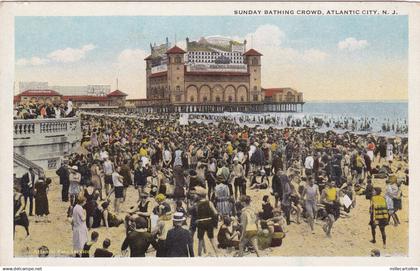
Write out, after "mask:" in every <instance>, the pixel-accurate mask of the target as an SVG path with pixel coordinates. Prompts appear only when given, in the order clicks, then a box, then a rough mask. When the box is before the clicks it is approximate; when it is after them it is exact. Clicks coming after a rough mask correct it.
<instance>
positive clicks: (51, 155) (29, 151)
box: [13, 117, 82, 169]
mask: <svg viewBox="0 0 420 271" xmlns="http://www.w3.org/2000/svg"><path fill="white" fill-rule="evenodd" d="M13 126H14V130H13V149H14V152H15V153H17V154H19V155H22V156H24V157H25V158H26V159H28V160H30V161H32V162H34V163H35V164H37V165H39V166H41V167H42V168H44V169H55V168H57V167H58V166H59V165H60V160H61V158H62V157H63V155H64V154H66V153H72V152H74V151H75V150H76V149H77V148H78V147H79V145H80V141H81V139H82V132H81V128H80V119H79V118H78V117H74V118H60V119H27V120H14V121H13Z"/></svg>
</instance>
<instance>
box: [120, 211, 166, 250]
mask: <svg viewBox="0 0 420 271" xmlns="http://www.w3.org/2000/svg"><path fill="white" fill-rule="evenodd" d="M135 222H136V229H135V230H134V231H131V232H129V233H128V235H127V237H126V238H125V240H124V242H123V244H122V246H121V251H126V250H127V248H130V257H146V252H147V249H148V248H149V246H150V245H152V246H153V247H154V248H155V249H157V248H158V245H157V242H156V240H155V239H154V238H153V236H152V234H151V233H150V232H147V226H148V225H147V221H146V219H145V218H144V217H137V218H136V221H135Z"/></svg>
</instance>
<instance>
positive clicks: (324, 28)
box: [15, 16, 408, 101]
mask: <svg viewBox="0 0 420 271" xmlns="http://www.w3.org/2000/svg"><path fill="white" fill-rule="evenodd" d="M213 35H221V36H226V37H230V38H233V39H236V40H238V41H243V40H244V39H246V40H247V49H250V48H251V47H252V48H254V49H256V50H257V51H259V52H260V53H262V54H263V57H262V60H261V64H262V87H265V88H270V87H291V88H294V89H296V90H298V91H302V92H303V95H304V100H306V101H313V100H317V101H326V100H328V101H334V100H405V99H407V97H408V83H407V80H408V78H407V77H408V18H407V16H260V17H257V16H253V17H239V16H238V17H235V16H217V17H216V16H195V17H192V16H102V17H101V16H90V17H53V16H49V17H30V16H25V17H15V60H16V61H15V76H16V78H15V81H16V82H19V81H46V82H49V85H72V86H74V85H88V84H110V85H112V89H115V88H116V87H117V86H116V81H117V80H116V78H118V88H119V89H120V90H121V91H124V92H126V93H127V94H129V97H128V98H145V96H146V90H145V87H146V83H145V82H146V78H145V61H144V58H145V57H146V56H148V55H149V54H150V48H149V44H150V43H156V44H161V43H164V42H165V38H166V37H168V38H169V40H170V42H171V43H172V44H175V43H176V44H177V45H178V46H179V47H181V48H185V38H186V37H189V38H190V40H196V39H199V38H200V37H205V36H213Z"/></svg>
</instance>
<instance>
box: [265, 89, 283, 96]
mask: <svg viewBox="0 0 420 271" xmlns="http://www.w3.org/2000/svg"><path fill="white" fill-rule="evenodd" d="M263 91H264V96H265V97H272V96H273V95H274V94H276V93H283V91H284V90H283V89H282V88H263Z"/></svg>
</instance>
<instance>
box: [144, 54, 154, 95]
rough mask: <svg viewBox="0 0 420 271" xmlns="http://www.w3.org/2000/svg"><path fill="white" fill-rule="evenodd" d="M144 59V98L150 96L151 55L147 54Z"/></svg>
mask: <svg viewBox="0 0 420 271" xmlns="http://www.w3.org/2000/svg"><path fill="white" fill-rule="evenodd" d="M144 60H145V61H146V98H147V99H150V98H151V97H152V93H151V89H150V75H151V74H152V55H149V56H148V57H146V58H145V59H144Z"/></svg>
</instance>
